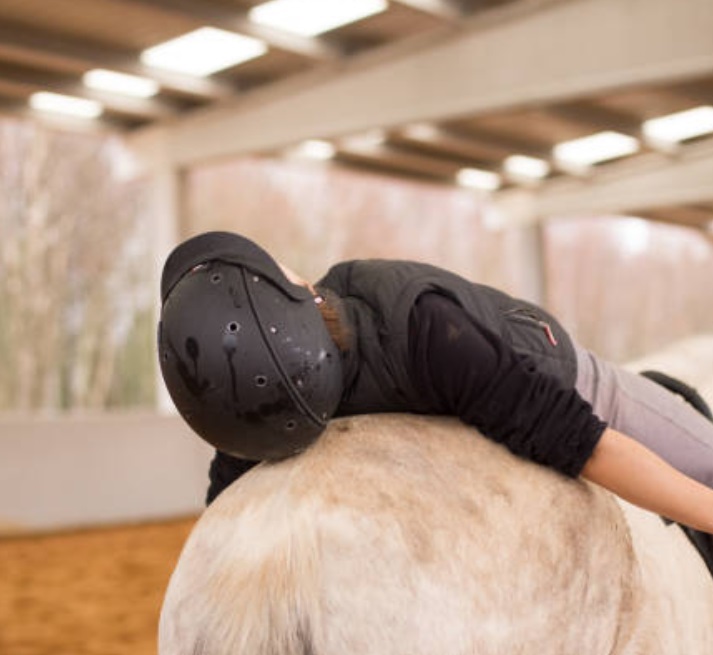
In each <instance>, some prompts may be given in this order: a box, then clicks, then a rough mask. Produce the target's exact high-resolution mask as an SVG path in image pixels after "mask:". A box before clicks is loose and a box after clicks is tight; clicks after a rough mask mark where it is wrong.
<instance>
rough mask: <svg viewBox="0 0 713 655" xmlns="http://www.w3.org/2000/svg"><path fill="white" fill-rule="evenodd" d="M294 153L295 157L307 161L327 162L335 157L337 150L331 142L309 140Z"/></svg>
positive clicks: (301, 144)
mask: <svg viewBox="0 0 713 655" xmlns="http://www.w3.org/2000/svg"><path fill="white" fill-rule="evenodd" d="M293 153H294V155H295V156H297V157H303V158H305V159H317V160H327V159H331V158H332V157H334V153H335V148H334V146H333V145H332V144H331V143H329V141H322V140H320V139H308V140H307V141H303V142H302V143H300V145H299V146H297V148H295V149H294V151H293Z"/></svg>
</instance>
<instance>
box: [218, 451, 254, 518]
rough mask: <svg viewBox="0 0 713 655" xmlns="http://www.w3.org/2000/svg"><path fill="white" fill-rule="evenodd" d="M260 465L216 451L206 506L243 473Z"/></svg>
mask: <svg viewBox="0 0 713 655" xmlns="http://www.w3.org/2000/svg"><path fill="white" fill-rule="evenodd" d="M257 464H259V462H254V461H251V460H248V459H239V458H238V457H233V456H232V455H227V454H226V453H223V452H221V451H220V450H216V451H215V457H213V461H211V463H210V469H209V471H208V477H209V478H210V483H209V485H208V493H207V494H206V501H205V504H206V505H210V504H211V503H212V502H213V501H214V500H215V499H216V498H217V497H218V495H219V494H220V493H221V492H222V491H223V490H224V489H226V488H227V487H229V486H230V485H231V484H232V483H233V482H235V480H237V479H238V478H239V477H240V476H241V475H242V474H243V473H247V472H248V471H249V470H250V469H251V468H252V467H253V466H255V465H257Z"/></svg>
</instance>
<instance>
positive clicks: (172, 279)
mask: <svg viewBox="0 0 713 655" xmlns="http://www.w3.org/2000/svg"><path fill="white" fill-rule="evenodd" d="M216 260H218V261H223V262H228V263H230V264H236V265H238V266H243V267H245V268H247V269H249V270H250V271H252V272H253V273H256V274H257V275H262V276H264V277H266V278H268V279H269V280H270V281H271V282H272V283H273V284H275V285H276V286H277V287H278V288H279V289H280V290H281V291H282V292H283V293H285V294H286V295H287V296H288V297H290V298H292V299H293V300H309V299H310V298H312V294H311V292H310V291H309V290H308V289H306V288H305V287H302V286H299V285H297V284H293V283H292V282H290V280H288V279H287V277H286V276H285V274H284V273H283V272H282V269H281V268H280V267H279V265H278V264H277V262H276V261H275V260H274V259H273V258H272V257H271V256H270V255H269V254H268V253H267V252H266V251H265V250H263V249H262V248H261V247H260V246H258V245H257V244H256V243H254V242H253V241H250V240H249V239H246V238H245V237H243V236H240V235H239V234H234V233H232V232H205V233H203V234H199V235H198V236H195V237H192V238H190V239H188V240H187V241H184V242H183V243H181V244H179V245H178V246H176V248H174V249H173V251H172V252H171V254H170V255H169V256H168V258H167V259H166V263H165V265H164V267H163V273H162V274H161V302H162V303H163V302H165V301H166V298H167V297H168V294H169V293H170V292H171V289H173V287H174V286H176V284H177V283H178V281H179V280H180V279H181V278H182V277H183V276H184V275H185V274H186V273H188V272H189V271H190V270H191V269H193V268H194V267H196V266H199V265H200V264H204V263H206V262H209V261H216Z"/></svg>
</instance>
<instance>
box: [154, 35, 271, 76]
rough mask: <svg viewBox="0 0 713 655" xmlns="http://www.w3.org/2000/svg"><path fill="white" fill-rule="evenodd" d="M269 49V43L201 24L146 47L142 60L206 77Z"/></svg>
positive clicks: (187, 73)
mask: <svg viewBox="0 0 713 655" xmlns="http://www.w3.org/2000/svg"><path fill="white" fill-rule="evenodd" d="M266 52H267V46H266V45H265V43H264V42H263V41H260V40H259V39H253V38H251V37H248V36H242V35H241V34H236V33H235V32H226V31H225V30H219V29H216V28H215V27H201V28H199V29H197V30H195V31H193V32H189V33H188V34H184V35H183V36H179V37H177V38H175V39H171V40H170V41H166V42H164V43H159V44H158V45H156V46H153V47H152V48H148V49H147V50H144V51H143V52H142V53H141V61H142V62H143V63H144V64H146V65H147V66H153V67H155V68H162V69H165V70H170V71H173V72H176V73H184V74H186V75H198V76H201V77H205V76H208V75H211V74H212V73H215V72H217V71H219V70H223V69H225V68H230V67H231V66H237V65H238V64H242V63H243V62H246V61H249V60H250V59H255V58H256V57H259V56H260V55H263V54H265V53H266Z"/></svg>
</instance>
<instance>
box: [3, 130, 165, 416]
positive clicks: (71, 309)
mask: <svg viewBox="0 0 713 655" xmlns="http://www.w3.org/2000/svg"><path fill="white" fill-rule="evenodd" d="M146 197H147V193H146V184H145V182H142V181H141V180H138V179H135V178H134V177H132V173H131V161H130V159H129V158H128V155H127V153H126V152H125V151H124V150H123V148H122V146H121V143H120V141H119V140H118V139H116V138H111V137H106V136H104V137H99V136H96V135H86V134H70V133H64V132H56V131H50V130H47V129H43V128H41V127H38V126H36V125H33V124H30V123H24V122H17V121H4V122H0V236H1V238H0V307H2V310H1V311H0V366H2V370H3V371H4V374H3V375H2V376H1V377H0V410H5V411H7V410H9V411H36V410H60V409H80V408H81V409H100V408H106V407H110V406H125V405H132V404H140V405H148V404H150V403H151V402H152V394H153V363H152V357H153V354H152V337H153V327H152V323H153V317H152V311H153V309H152V292H153V289H152V288H151V275H150V271H151V267H150V266H149V265H148V261H147V260H148V258H149V257H150V243H149V239H148V238H147V237H146V236H144V234H145V233H146V232H147V230H145V229H144V230H142V223H143V224H144V225H145V220H146V216H145V214H146V213H147V202H146Z"/></svg>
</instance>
